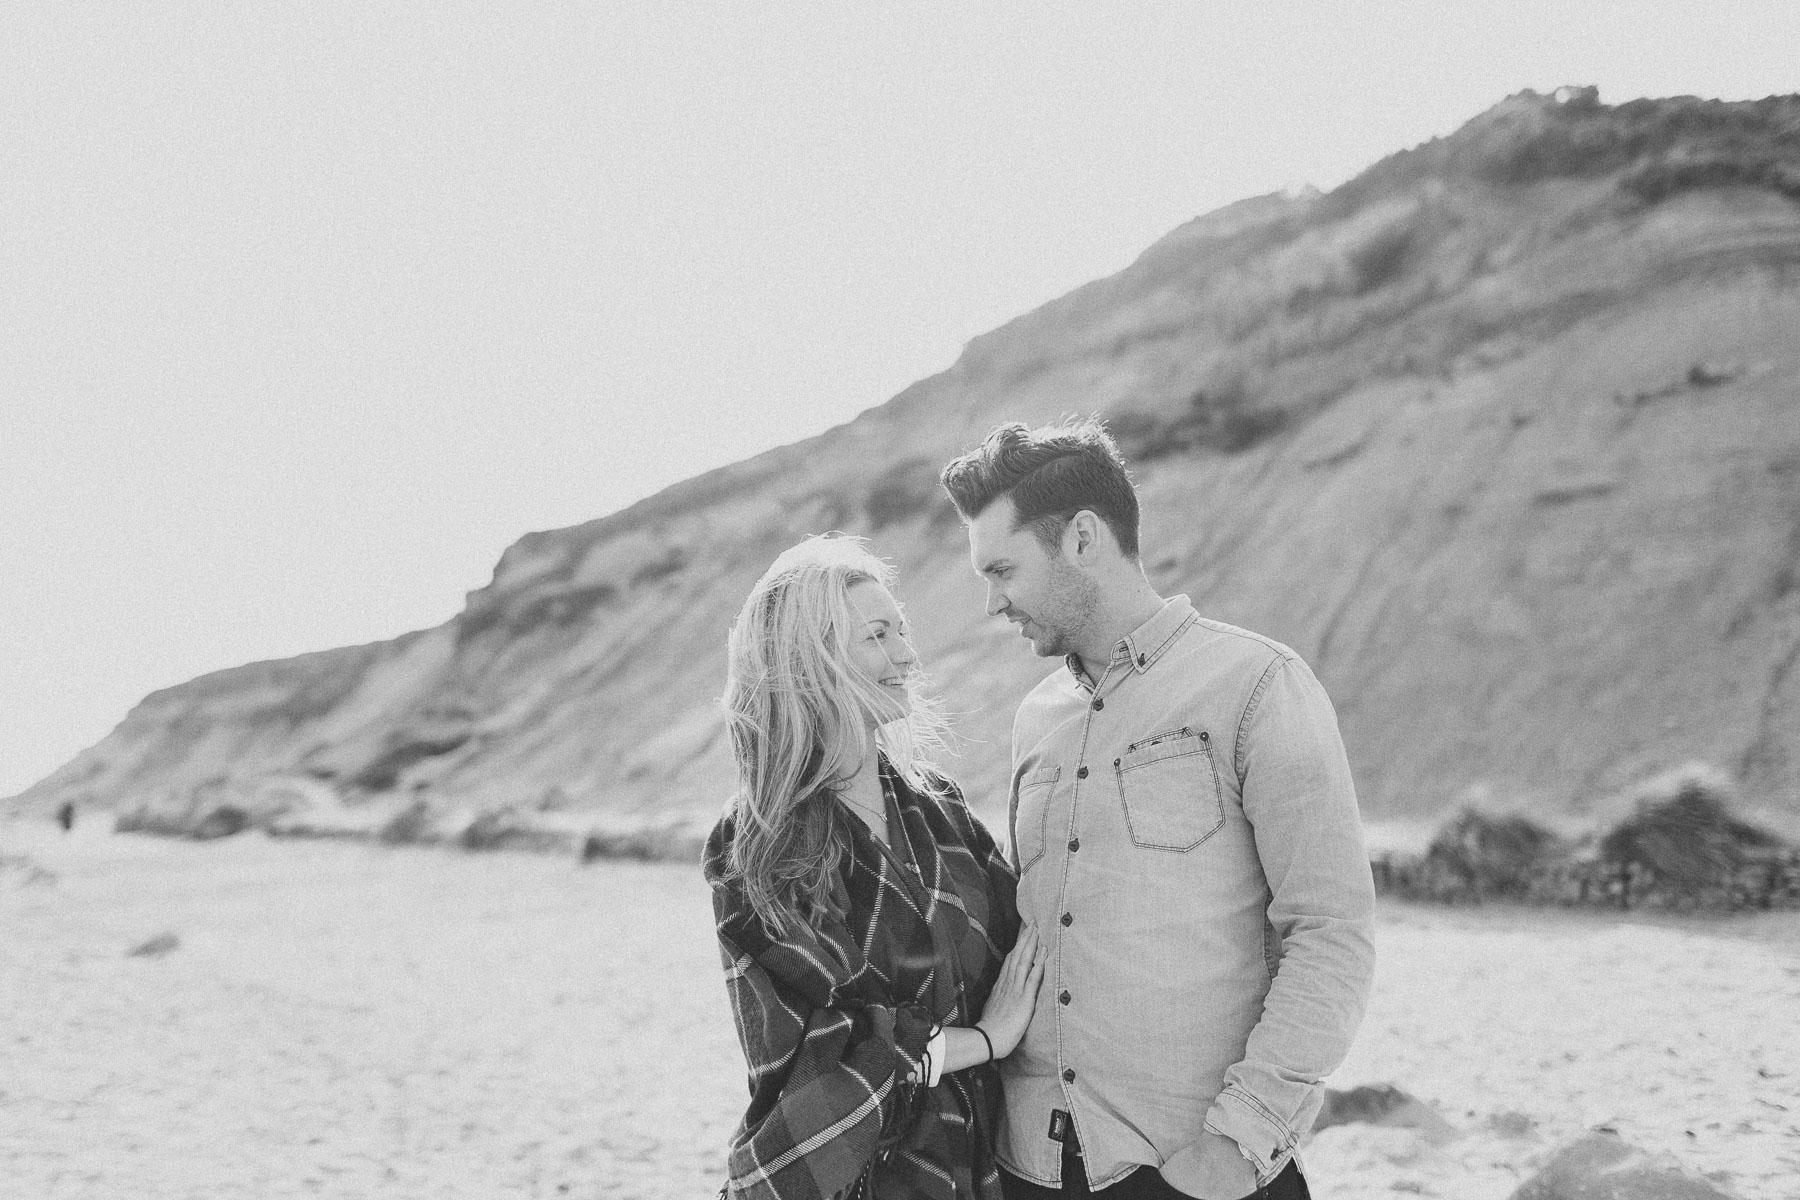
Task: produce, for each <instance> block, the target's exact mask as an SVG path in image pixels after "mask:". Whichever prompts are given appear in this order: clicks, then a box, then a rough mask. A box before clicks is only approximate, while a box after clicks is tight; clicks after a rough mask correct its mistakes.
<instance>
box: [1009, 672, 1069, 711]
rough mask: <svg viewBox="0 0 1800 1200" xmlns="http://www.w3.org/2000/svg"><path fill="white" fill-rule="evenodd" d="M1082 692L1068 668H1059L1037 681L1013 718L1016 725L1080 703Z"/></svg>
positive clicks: (1020, 702) (1026, 694)
mask: <svg viewBox="0 0 1800 1200" xmlns="http://www.w3.org/2000/svg"><path fill="white" fill-rule="evenodd" d="M1080 690H1081V688H1080V685H1078V684H1077V683H1076V682H1075V677H1074V676H1073V675H1071V674H1069V668H1068V667H1067V666H1060V667H1057V668H1056V670H1054V671H1052V672H1050V673H1049V674H1048V675H1046V676H1044V677H1043V678H1042V679H1040V680H1038V681H1037V684H1036V686H1034V687H1033V688H1032V689H1031V690H1030V691H1029V692H1026V693H1025V698H1024V699H1023V700H1021V701H1019V711H1018V712H1017V714H1016V715H1015V716H1014V718H1013V722H1014V724H1015V725H1016V724H1018V723H1019V722H1021V721H1026V720H1029V719H1031V717H1033V716H1034V715H1037V714H1041V713H1045V712H1048V711H1050V710H1052V709H1055V708H1057V707H1060V706H1063V705H1066V704H1069V703H1071V702H1077V703H1078V702H1079V696H1078V695H1077V693H1078V692H1079V691H1080Z"/></svg>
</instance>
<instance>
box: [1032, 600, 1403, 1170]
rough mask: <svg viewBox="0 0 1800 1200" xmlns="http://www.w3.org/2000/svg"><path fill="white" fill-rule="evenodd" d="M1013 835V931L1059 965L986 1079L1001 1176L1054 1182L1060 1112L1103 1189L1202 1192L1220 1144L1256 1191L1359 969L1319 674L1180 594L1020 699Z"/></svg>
mask: <svg viewBox="0 0 1800 1200" xmlns="http://www.w3.org/2000/svg"><path fill="white" fill-rule="evenodd" d="M1009 817H1010V825H1011V830H1012V845H1013V853H1014V856H1015V866H1017V868H1018V869H1019V871H1020V877H1019V892H1018V898H1019V911H1020V913H1021V915H1023V916H1024V917H1025V918H1026V919H1027V920H1028V921H1031V922H1033V923H1035V924H1036V926H1037V928H1038V929H1039V931H1040V932H1041V934H1042V936H1043V937H1044V939H1045V941H1046V942H1047V943H1048V945H1049V947H1050V951H1051V956H1050V960H1049V965H1048V967H1047V968H1046V971H1045V980H1044V985H1043V990H1042V991H1041V992H1040V993H1039V1000H1038V1006H1037V1011H1036V1013H1035V1015H1034V1016H1033V1018H1032V1022H1031V1026H1030V1029H1029V1030H1028V1031H1027V1032H1026V1035H1025V1040H1024V1041H1023V1042H1022V1043H1021V1044H1020V1046H1019V1048H1018V1049H1017V1050H1015V1051H1014V1052H1013V1053H1012V1055H1011V1056H1010V1057H1008V1058H1007V1059H1005V1060H1004V1061H1003V1062H1002V1064H1001V1071H1002V1075H1003V1078H1004V1080H1005V1085H1006V1100H1005V1109H1006V1117H1005V1120H1004V1121H1003V1122H1002V1123H1001V1128H1000V1132H999V1139H998V1153H999V1158H1000V1162H1001V1164H1002V1165H1003V1166H1005V1167H1006V1168H1007V1169H1008V1170H1010V1171H1011V1172H1013V1173H1014V1174H1015V1175H1019V1176H1021V1177H1023V1178H1025V1179H1029V1180H1033V1181H1035V1182H1037V1183H1041V1184H1049V1185H1055V1184H1058V1183H1060V1182H1061V1176H1062V1159H1061V1153H1062V1147H1061V1145H1060V1144H1059V1143H1058V1142H1057V1141H1055V1140H1053V1139H1052V1138H1051V1136H1050V1130H1051V1128H1052V1120H1053V1114H1054V1113H1055V1112H1056V1111H1057V1110H1061V1111H1062V1112H1065V1113H1067V1114H1069V1117H1070V1118H1071V1119H1072V1120H1073V1122H1074V1126H1075V1130H1076V1133H1077V1136H1078V1137H1079V1138H1080V1142H1081V1147H1082V1152H1083V1155H1084V1162H1085V1165H1086V1168H1087V1175H1088V1179H1089V1181H1090V1183H1091V1185H1092V1186H1093V1187H1095V1188H1099V1187H1103V1186H1105V1185H1107V1184H1109V1183H1112V1182H1115V1181H1116V1180H1117V1179H1118V1178H1120V1177H1121V1176H1123V1175H1124V1174H1125V1173H1126V1172H1128V1171H1130V1170H1132V1169H1133V1168H1135V1167H1136V1166H1138V1165H1139V1164H1148V1165H1150V1166H1154V1167H1157V1168H1159V1169H1161V1171H1162V1173H1163V1175H1164V1177H1165V1178H1166V1179H1167V1180H1168V1181H1169V1182H1170V1183H1171V1184H1173V1185H1174V1186H1175V1187H1177V1188H1180V1189H1182V1190H1184V1191H1190V1194H1199V1193H1200V1191H1201V1190H1202V1189H1203V1188H1204V1187H1205V1184H1204V1181H1203V1175H1204V1172H1203V1171H1201V1170H1200V1168H1199V1166H1198V1165H1197V1164H1198V1163H1199V1162H1200V1161H1201V1156H1202V1154H1203V1153H1204V1152H1208V1151H1210V1152H1211V1153H1214V1154H1216V1153H1217V1152H1218V1151H1219V1147H1220V1146H1227V1147H1230V1146H1231V1145H1232V1144H1233V1143H1235V1148H1236V1149H1237V1150H1238V1151H1239V1152H1241V1153H1242V1154H1243V1155H1244V1156H1245V1157H1247V1158H1248V1159H1250V1161H1251V1162H1252V1163H1253V1164H1254V1166H1255V1168H1256V1171H1257V1175H1258V1177H1259V1179H1261V1180H1264V1181H1266V1180H1267V1179H1268V1178H1269V1177H1270V1176H1272V1175H1273V1174H1274V1173H1275V1172H1276V1171H1278V1170H1279V1169H1280V1168H1281V1167H1282V1166H1284V1165H1285V1164H1286V1162H1287V1160H1288V1159H1289V1158H1290V1157H1291V1156H1292V1155H1293V1152H1294V1147H1295V1144H1296V1143H1297V1142H1298V1140H1299V1138H1300V1136H1301V1134H1303V1133H1304V1132H1305V1131H1306V1130H1307V1129H1308V1128H1309V1127H1310V1126H1311V1125H1312V1121H1313V1118H1314V1117H1315V1116H1316V1115H1317V1114H1318V1110H1319V1105H1320V1102H1321V1100H1322V1098H1323V1089H1322V1087H1321V1084H1320V1080H1321V1079H1322V1078H1323V1077H1324V1076H1325V1075H1327V1074H1329V1073H1330V1072H1331V1071H1332V1070H1333V1069H1335V1068H1336V1067H1337V1065H1338V1064H1339V1063H1340V1062H1342V1061H1343V1058H1344V1055H1345V1054H1346V1053H1347V1052H1348V1050H1349V1048H1350V1040H1351V1037H1352V1036H1353V1035H1354V1034H1355V1032H1356V1027H1357V1025H1358V1024H1359V1023H1360V1022H1361V1020H1362V1015H1363V1009H1364V1006H1365V1003H1366V1001H1367V998H1368V994H1369V988H1370V984H1371V982H1372V978H1373V975H1374V966H1375V951H1374V945H1373V943H1372V941H1371V936H1370V935H1371V926H1372V923H1373V917H1374V907H1375V891H1374V886H1373V883H1372V881H1371V879H1370V873H1369V861H1368V856H1367V854H1366V853H1365V851H1364V848H1363V839H1362V825H1361V821H1360V819H1359V817H1358V814H1357V808H1356V793H1355V790H1354V788H1353V786H1352V784H1351V780H1350V766H1349V762H1348V760H1347V759H1346V758H1345V755H1344V746H1343V741H1342V740H1341V739H1340V737H1339V736H1338V728H1337V715H1336V714H1335V713H1334V712H1333V711H1332V707H1331V701H1330V700H1329V699H1328V698H1327V697H1326V695H1325V691H1324V689H1323V688H1322V687H1320V685H1319V682H1318V680H1317V679H1316V678H1314V676H1313V673H1312V671H1311V670H1310V669H1309V668H1308V667H1307V665H1306V664H1305V663H1304V662H1302V661H1301V660H1300V658H1299V656H1297V655H1296V654H1295V653H1294V652H1293V651H1292V650H1290V649H1288V648H1287V647H1286V646H1283V645H1281V644H1280V643H1278V642H1274V641H1271V640H1269V639H1268V638H1265V637H1261V636H1258V635H1257V634H1254V633H1249V632H1246V631H1245V630H1242V629H1237V628H1235V627H1233V626H1230V625H1225V624H1222V623H1220V622H1217V621H1209V620H1206V619H1203V618H1201V617H1199V616H1198V615H1196V614H1195V612H1194V608H1193V605H1192V604H1190V603H1189V601H1188V598H1187V597H1186V596H1176V597H1174V598H1173V599H1170V600H1168V601H1166V602H1165V603H1164V604H1163V607H1162V608H1161V610H1159V611H1158V612H1157V613H1156V615H1155V616H1153V617H1151V618H1150V619H1149V620H1148V621H1146V622H1144V624H1143V625H1142V626H1140V627H1139V628H1138V629H1136V630H1135V631H1133V632H1132V633H1131V635H1130V636H1128V637H1126V638H1125V639H1124V640H1123V641H1121V642H1120V643H1119V644H1118V646H1117V647H1116V648H1115V650H1114V653H1113V657H1112V661H1111V663H1110V664H1109V665H1108V666H1107V668H1106V670H1105V672H1104V673H1103V674H1102V675H1101V677H1100V678H1099V679H1098V680H1089V679H1087V678H1085V677H1084V676H1083V675H1082V673H1081V670H1080V664H1079V661H1078V660H1076V659H1074V658H1071V659H1070V660H1069V663H1068V668H1067V669H1064V670H1059V671H1057V672H1056V673H1055V674H1054V675H1052V676H1050V677H1049V678H1048V679H1046V680H1044V681H1043V682H1042V683H1041V684H1039V685H1038V686H1037V687H1036V688H1035V689H1033V690H1032V692H1031V694H1030V695H1029V696H1028V697H1026V699H1025V702H1024V703H1023V704H1022V705H1021V706H1020V708H1019V714H1018V719H1017V721H1016V722H1015V724H1014V727H1013V776H1012V788H1011V810H1010V813H1009ZM1221 1137H1223V1138H1229V1139H1230V1142H1228V1143H1219V1142H1216V1141H1215V1143H1214V1145H1213V1146H1211V1147H1210V1148H1209V1147H1205V1146H1203V1143H1204V1142H1205V1141H1206V1140H1207V1139H1218V1138H1221ZM1184 1185H1185V1186H1184Z"/></svg>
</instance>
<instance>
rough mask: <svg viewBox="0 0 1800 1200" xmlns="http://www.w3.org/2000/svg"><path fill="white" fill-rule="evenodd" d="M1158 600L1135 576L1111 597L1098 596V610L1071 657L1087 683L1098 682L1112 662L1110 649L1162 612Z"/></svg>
mask: <svg viewBox="0 0 1800 1200" xmlns="http://www.w3.org/2000/svg"><path fill="white" fill-rule="evenodd" d="M1163 603H1164V601H1163V598H1162V596H1160V595H1158V594H1157V591H1156V589H1155V588H1153V587H1151V586H1150V584H1149V582H1148V581H1147V580H1145V579H1144V578H1143V576H1142V575H1139V576H1138V577H1137V578H1136V579H1135V580H1133V581H1131V583H1130V585H1129V586H1125V587H1120V588H1119V589H1117V592H1116V593H1115V594H1108V593H1107V592H1102V593H1101V604H1100V607H1099V608H1098V609H1097V610H1096V611H1095V613H1094V619H1093V620H1092V621H1090V622H1089V623H1088V628H1087V629H1086V630H1084V631H1083V634H1082V637H1081V640H1080V642H1079V643H1078V644H1077V645H1076V647H1075V657H1076V658H1078V659H1079V660H1080V661H1081V669H1082V671H1083V672H1085V673H1086V675H1087V677H1088V678H1089V679H1092V680H1094V681H1095V682H1099V679H1100V677H1101V676H1102V675H1104V674H1105V673H1106V668H1107V666H1108V665H1110V664H1111V662H1112V656H1113V648H1114V647H1116V646H1117V645H1118V644H1119V643H1120V642H1121V641H1123V640H1124V639H1125V637H1126V636H1127V635H1129V634H1130V633H1131V632H1132V631H1133V630H1135V629H1137V628H1138V627H1139V626H1140V625H1142V624H1143V623H1144V622H1145V621H1148V620H1149V619H1150V618H1151V617H1154V616H1155V615H1156V614H1157V613H1158V612H1160V611H1161V610H1162V606H1163Z"/></svg>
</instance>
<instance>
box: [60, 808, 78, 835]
mask: <svg viewBox="0 0 1800 1200" xmlns="http://www.w3.org/2000/svg"><path fill="white" fill-rule="evenodd" d="M56 823H57V824H58V825H61V826H62V831H63V832H64V833H67V832H69V830H71V829H73V828H75V804H74V802H73V801H70V800H64V801H63V802H62V803H61V804H59V805H57V806H56Z"/></svg>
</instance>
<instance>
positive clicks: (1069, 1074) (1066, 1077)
mask: <svg viewBox="0 0 1800 1200" xmlns="http://www.w3.org/2000/svg"><path fill="white" fill-rule="evenodd" d="M1063 1082H1064V1083H1074V1082H1075V1068H1074V1067H1065V1068H1063Z"/></svg>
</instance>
